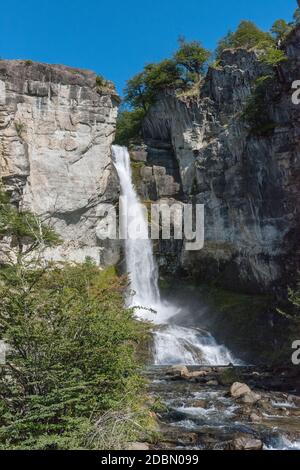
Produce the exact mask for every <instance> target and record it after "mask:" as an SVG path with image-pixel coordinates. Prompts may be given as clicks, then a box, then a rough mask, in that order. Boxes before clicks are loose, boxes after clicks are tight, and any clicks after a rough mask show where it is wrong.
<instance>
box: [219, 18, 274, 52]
mask: <svg viewBox="0 0 300 470" xmlns="http://www.w3.org/2000/svg"><path fill="white" fill-rule="evenodd" d="M271 46H274V39H273V38H272V36H271V34H270V33H267V32H265V31H262V30H261V29H259V28H258V27H257V26H256V25H255V24H254V23H252V21H245V20H244V21H241V23H240V24H239V26H238V28H237V30H236V32H235V33H232V32H229V33H228V34H227V36H225V37H224V38H223V39H221V41H219V44H218V48H217V57H218V58H219V57H220V55H221V53H222V52H223V51H224V49H231V48H232V49H235V48H237V47H244V48H245V49H252V48H257V49H265V48H266V47H271Z"/></svg>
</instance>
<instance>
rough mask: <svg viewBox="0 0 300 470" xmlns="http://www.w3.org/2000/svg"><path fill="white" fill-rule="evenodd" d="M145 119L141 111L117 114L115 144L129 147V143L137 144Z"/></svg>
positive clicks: (125, 111) (124, 111)
mask: <svg viewBox="0 0 300 470" xmlns="http://www.w3.org/2000/svg"><path fill="white" fill-rule="evenodd" d="M144 117H145V111H144V110H143V109H135V110H132V111H128V110H123V111H121V112H119V115H118V119H117V128H116V136H115V143H116V144H118V145H126V146H129V145H130V143H131V141H134V142H138V141H139V140H140V139H141V131H142V122H143V119H144Z"/></svg>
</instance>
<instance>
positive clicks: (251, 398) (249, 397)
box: [241, 392, 261, 405]
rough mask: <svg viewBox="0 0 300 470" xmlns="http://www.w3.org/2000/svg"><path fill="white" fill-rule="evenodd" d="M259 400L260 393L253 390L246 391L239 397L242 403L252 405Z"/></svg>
mask: <svg viewBox="0 0 300 470" xmlns="http://www.w3.org/2000/svg"><path fill="white" fill-rule="evenodd" d="M259 400H261V395H259V394H258V393H254V392H248V393H246V394H245V395H243V396H242V398H241V401H242V403H245V404H250V405H254V403H257V402H258V401H259Z"/></svg>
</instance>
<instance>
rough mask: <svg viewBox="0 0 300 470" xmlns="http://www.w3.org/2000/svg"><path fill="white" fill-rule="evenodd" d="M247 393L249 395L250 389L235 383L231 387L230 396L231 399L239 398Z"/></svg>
mask: <svg viewBox="0 0 300 470" xmlns="http://www.w3.org/2000/svg"><path fill="white" fill-rule="evenodd" d="M249 393H251V389H250V388H249V387H248V385H246V384H242V383H240V382H235V383H234V384H232V385H231V388H230V395H231V396H232V397H233V398H240V397H243V396H244V395H247V394H249Z"/></svg>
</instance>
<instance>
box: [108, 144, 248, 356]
mask: <svg viewBox="0 0 300 470" xmlns="http://www.w3.org/2000/svg"><path fill="white" fill-rule="evenodd" d="M113 159H114V165H115V168H116V170H117V173H118V176H119V180H120V186H121V193H122V195H123V196H126V198H127V208H128V210H127V212H126V211H122V213H121V214H120V217H122V218H123V220H122V222H123V226H126V225H127V224H128V225H130V223H131V222H132V220H133V219H134V222H135V225H138V226H139V233H140V234H141V239H138V240H137V239H136V238H132V237H130V236H127V237H126V238H125V240H124V245H125V246H124V248H125V259H126V270H127V273H128V275H129V279H130V292H129V293H128V296H127V306H128V307H130V308H132V307H134V308H135V313H136V316H137V317H138V318H140V319H142V320H147V321H151V322H153V323H154V324H155V325H156V326H155V328H154V332H153V335H154V363H155V364H157V365H168V364H186V365H199V364H201V365H227V364H230V363H231V364H239V361H237V360H236V359H235V358H234V357H233V356H232V354H231V353H230V351H229V350H228V349H227V348H226V347H225V346H220V345H218V344H217V343H216V341H215V339H214V338H213V336H212V335H211V334H210V333H209V332H208V331H205V330H201V329H199V328H192V327H186V326H182V324H181V321H180V318H181V317H182V318H184V317H185V316H186V313H187V312H186V311H184V309H183V308H182V307H179V306H177V305H176V304H173V303H172V302H168V301H164V300H162V298H161V295H160V291H159V287H158V269H157V266H156V262H155V259H154V255H153V248H152V241H151V240H150V239H148V238H147V234H148V221H147V219H146V218H145V214H144V211H143V209H142V205H141V203H140V201H139V199H138V196H137V193H136V191H135V188H134V186H133V183H132V174H131V166H130V156H129V152H128V150H127V148H126V147H120V146H117V145H114V146H113Z"/></svg>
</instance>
